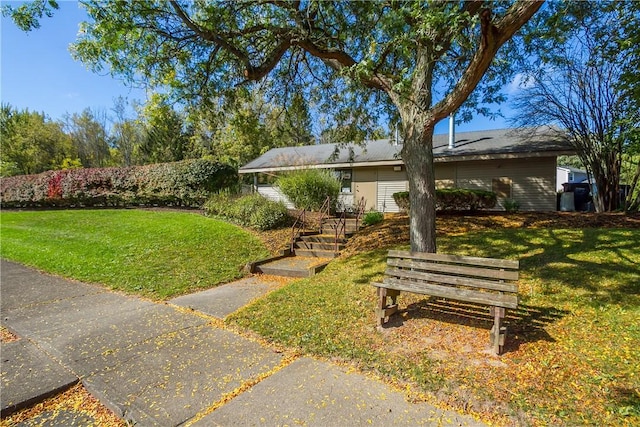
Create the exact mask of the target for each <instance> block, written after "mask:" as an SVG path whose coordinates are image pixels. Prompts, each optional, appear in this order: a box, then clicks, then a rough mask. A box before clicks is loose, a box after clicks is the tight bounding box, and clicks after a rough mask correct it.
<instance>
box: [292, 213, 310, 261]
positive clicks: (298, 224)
mask: <svg viewBox="0 0 640 427" xmlns="http://www.w3.org/2000/svg"><path fill="white" fill-rule="evenodd" d="M306 223H307V210H306V209H302V212H300V213H299V214H298V217H297V218H296V220H295V222H294V223H293V227H291V253H294V251H295V245H296V239H297V237H298V235H296V231H297V232H298V233H300V232H301V231H302V230H304V228H305V224H306Z"/></svg>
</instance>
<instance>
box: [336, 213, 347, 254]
mask: <svg viewBox="0 0 640 427" xmlns="http://www.w3.org/2000/svg"><path fill="white" fill-rule="evenodd" d="M341 228H342V236H345V237H346V235H347V233H346V228H347V212H346V211H342V214H341V215H340V218H339V219H338V222H337V223H336V235H335V239H334V252H338V236H340V229H341Z"/></svg>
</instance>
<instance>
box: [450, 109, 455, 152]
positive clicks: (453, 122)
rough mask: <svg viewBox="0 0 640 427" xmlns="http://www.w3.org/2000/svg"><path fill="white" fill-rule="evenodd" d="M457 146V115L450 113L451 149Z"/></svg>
mask: <svg viewBox="0 0 640 427" xmlns="http://www.w3.org/2000/svg"><path fill="white" fill-rule="evenodd" d="M454 148H456V115H455V113H451V114H450V115H449V150H453V149H454Z"/></svg>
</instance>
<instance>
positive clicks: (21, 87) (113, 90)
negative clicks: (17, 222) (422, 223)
mask: <svg viewBox="0 0 640 427" xmlns="http://www.w3.org/2000/svg"><path fill="white" fill-rule="evenodd" d="M59 4H60V9H59V10H57V11H56V12H55V14H54V15H53V17H52V18H43V19H42V20H41V22H40V23H41V27H40V28H39V29H37V30H34V31H31V32H29V33H25V32H23V31H21V30H20V29H18V28H17V27H16V26H15V24H14V23H13V22H12V21H11V19H10V18H5V17H2V27H1V46H0V52H1V62H0V67H1V77H0V98H1V99H2V102H3V103H9V104H10V105H11V106H13V107H15V108H18V109H25V108H28V109H29V110H31V111H38V112H44V113H45V114H46V115H48V116H49V117H50V118H52V119H54V120H58V119H62V118H63V116H64V115H65V114H66V113H69V114H73V113H80V112H81V111H82V110H84V109H85V108H87V107H89V108H91V109H97V110H103V111H106V112H107V113H110V110H111V108H112V107H113V100H114V98H116V97H118V96H124V97H126V98H128V99H129V101H131V100H134V99H136V100H139V101H144V100H146V93H145V92H144V91H143V90H141V89H136V88H131V87H128V86H127V85H125V83H124V82H122V81H120V80H118V79H116V78H113V77H111V76H110V75H109V74H107V73H104V74H103V75H98V74H95V73H93V72H91V71H89V70H87V69H86V68H85V66H84V65H83V64H82V63H80V62H77V61H74V60H73V59H72V58H71V54H70V52H69V45H70V44H71V43H72V42H74V41H75V39H76V34H77V32H78V24H79V23H80V22H81V21H83V20H84V19H86V13H85V12H84V9H82V8H81V7H80V6H79V5H78V4H77V3H76V2H74V1H61V2H59ZM500 108H501V110H502V111H505V112H508V111H509V107H508V105H507V104H505V105H502V106H500ZM504 127H508V125H507V124H506V122H505V121H504V120H502V119H497V120H494V121H490V120H489V119H487V118H484V117H478V118H477V119H474V120H473V121H472V122H470V123H464V124H461V125H459V126H457V128H456V131H457V132H464V131H472V130H484V129H498V128H504ZM446 132H448V124H447V121H446V120H443V121H442V122H441V123H439V124H438V126H437V127H436V133H446Z"/></svg>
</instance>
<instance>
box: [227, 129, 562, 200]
mask: <svg viewBox="0 0 640 427" xmlns="http://www.w3.org/2000/svg"><path fill="white" fill-rule="evenodd" d="M553 135H558V133H557V132H551V131H550V129H549V128H540V129H538V130H536V131H535V132H533V133H531V134H527V136H525V134H524V133H518V132H517V131H515V130H513V129H502V130H491V131H476V132H461V133H457V134H456V135H455V138H454V139H455V140H453V138H449V136H448V135H446V134H444V135H434V138H433V145H434V148H433V153H434V159H435V160H434V163H435V176H436V186H437V187H438V188H468V189H483V190H491V191H494V192H496V193H497V195H498V206H497V208H499V209H501V208H502V202H503V201H504V200H505V199H513V200H516V201H517V202H518V203H519V204H520V209H522V210H529V211H552V210H556V189H555V188H556V187H555V184H556V166H557V165H556V158H557V156H559V155H566V154H573V150H572V149H571V147H570V146H569V145H568V144H567V143H566V142H564V140H562V139H560V138H558V137H557V136H553ZM302 168H320V169H331V170H333V171H335V173H336V174H337V175H338V176H339V177H340V179H341V181H342V192H341V195H340V198H341V203H342V205H343V206H346V207H349V206H353V205H354V204H355V203H356V201H357V200H360V199H361V198H362V197H364V199H365V200H366V209H367V210H369V209H376V210H378V211H380V212H398V211H399V208H398V206H397V205H396V203H395V201H394V200H393V193H396V192H398V191H406V190H408V189H409V184H408V181H407V174H406V170H405V166H404V163H403V161H402V143H401V142H400V143H396V142H394V141H393V140H388V139H384V140H376V141H368V142H366V144H364V145H363V146H360V145H355V144H346V145H342V144H321V145H311V146H303V147H285V148H274V149H272V150H269V151H268V152H266V153H265V154H263V155H262V156H260V157H258V158H257V159H255V160H253V161H251V162H249V163H247V164H246V165H244V166H242V167H241V168H240V170H239V173H240V174H253V175H254V185H255V187H256V188H257V191H259V192H260V193H261V194H264V195H265V196H267V197H269V198H274V199H283V196H282V195H281V194H279V192H278V190H277V188H275V187H274V186H273V185H271V184H268V183H263V179H261V178H260V176H265V175H267V176H268V175H271V176H273V175H277V174H278V173H282V172H285V171H292V170H296V169H302Z"/></svg>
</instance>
